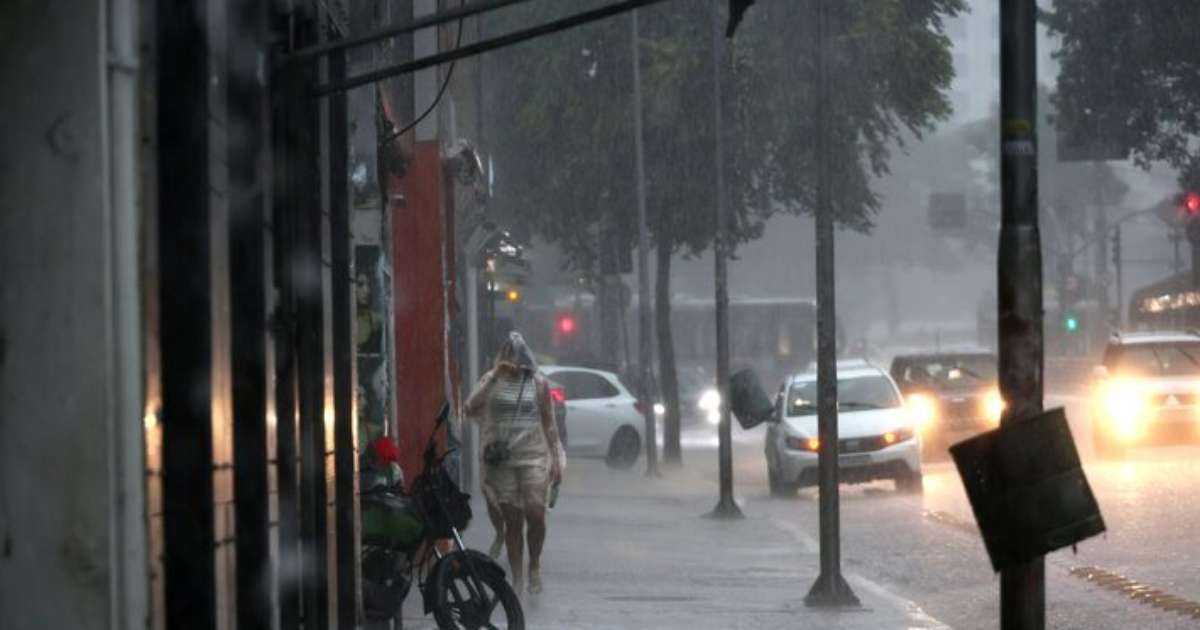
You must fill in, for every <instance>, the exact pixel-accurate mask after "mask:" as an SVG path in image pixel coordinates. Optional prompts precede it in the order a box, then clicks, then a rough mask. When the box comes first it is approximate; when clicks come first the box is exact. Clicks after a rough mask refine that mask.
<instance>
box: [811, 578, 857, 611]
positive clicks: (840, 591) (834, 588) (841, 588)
mask: <svg viewBox="0 0 1200 630" xmlns="http://www.w3.org/2000/svg"><path fill="white" fill-rule="evenodd" d="M804 605H805V606H808V607H810V608H859V607H861V606H862V603H861V602H859V601H858V597H857V596H856V595H855V594H854V591H852V590H850V585H849V584H847V583H846V579H845V578H843V577H842V574H841V573H832V574H830V573H822V574H821V575H820V577H818V578H817V581H816V582H815V583H814V584H813V585H812V588H811V589H809V591H808V595H805V596H804Z"/></svg>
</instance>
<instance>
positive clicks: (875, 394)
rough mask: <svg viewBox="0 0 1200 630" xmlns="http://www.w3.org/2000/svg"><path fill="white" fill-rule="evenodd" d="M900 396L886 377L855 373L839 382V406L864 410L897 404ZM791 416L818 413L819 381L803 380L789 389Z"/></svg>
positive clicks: (844, 409)
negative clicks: (856, 374)
mask: <svg viewBox="0 0 1200 630" xmlns="http://www.w3.org/2000/svg"><path fill="white" fill-rule="evenodd" d="M899 405H900V399H899V398H898V397H897V396H896V391H895V390H894V389H893V388H892V384H891V383H890V382H888V379H887V378H886V377H883V376H855V377H850V378H843V379H840V380H839V381H838V409H840V410H842V411H861V410H865V409H889V408H892V407H898V406H899ZM787 408H788V415H789V416H811V415H814V414H816V413H817V381H816V380H815V379H814V380H809V381H800V382H797V383H794V384H793V385H792V388H791V390H790V391H789V392H788V406H787Z"/></svg>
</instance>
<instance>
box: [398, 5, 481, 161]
mask: <svg viewBox="0 0 1200 630" xmlns="http://www.w3.org/2000/svg"><path fill="white" fill-rule="evenodd" d="M463 30H464V29H463V20H462V18H459V19H458V37H456V38H455V39H456V41H455V42H454V47H455V48H460V47H461V46H462V36H463ZM456 65H458V60H455V61H452V62H450V68H449V69H447V70H446V78H445V79H444V80H443V81H442V87H441V88H439V89H438V93H437V96H435V97H434V98H433V102H432V103H430V104H429V107H427V108H425V111H424V112H421V115H420V116H417V119H416V120H414V121H412V122H411V123H409V124H407V125H405V126H404V127H403V128H401V129H400V130H399V131H396V132H393V133H391V134H389V135H388V137H386V138H384V139H383V141H381V142H380V143H379V144H380V145H385V144H387V143H389V142H391V141H393V140H395V139H396V138H399V137H400V136H402V135H404V134H405V133H407V132H408V131H410V130H411V129H413V128H414V127H416V126H417V125H419V124H421V121H423V120H425V119H426V118H428V117H429V115H430V114H432V113H433V110H435V109H437V106H438V103H440V102H441V101H442V96H444V95H445V94H446V89H447V88H449V87H450V79H451V78H452V77H453V76H454V67H455V66H456Z"/></svg>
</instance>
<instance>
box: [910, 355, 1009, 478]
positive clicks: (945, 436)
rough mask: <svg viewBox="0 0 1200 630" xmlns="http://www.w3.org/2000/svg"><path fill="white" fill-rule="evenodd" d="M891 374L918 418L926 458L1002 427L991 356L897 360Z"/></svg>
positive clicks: (993, 360) (999, 398)
mask: <svg viewBox="0 0 1200 630" xmlns="http://www.w3.org/2000/svg"><path fill="white" fill-rule="evenodd" d="M889 373H890V374H891V377H892V379H893V380H895V381H896V384H897V385H898V386H899V387H900V391H901V392H902V393H903V394H904V397H905V401H906V403H907V405H908V407H909V409H910V410H911V411H912V412H913V414H914V416H915V417H916V420H917V428H918V431H920V433H921V440H922V444H923V445H924V447H925V454H926V456H927V457H929V456H937V457H944V456H946V455H947V451H946V449H947V448H948V447H949V445H950V444H951V443H952V442H954V441H957V439H961V438H966V437H969V436H971V435H974V434H976V433H979V432H980V431H986V430H988V429H993V428H995V427H996V426H998V425H999V424H1000V416H1001V415H1002V414H1003V413H1004V407H1005V405H1004V399H1003V398H1001V397H1000V387H999V382H998V380H997V376H996V356H995V355H994V354H992V353H990V352H987V351H982V350H980V351H961V352H930V353H920V354H903V355H898V356H896V357H895V358H894V359H892V367H891V369H890V370H889Z"/></svg>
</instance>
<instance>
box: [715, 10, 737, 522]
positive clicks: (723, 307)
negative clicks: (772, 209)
mask: <svg viewBox="0 0 1200 630" xmlns="http://www.w3.org/2000/svg"><path fill="white" fill-rule="evenodd" d="M721 1H722V0H714V2H713V14H712V43H713V47H712V48H713V49H712V53H713V112H714V120H713V123H714V124H713V136H714V138H715V139H716V150H715V151H714V152H713V153H714V154H715V159H716V170H717V173H716V175H717V186H716V187H717V199H716V202H717V203H716V206H717V208H716V210H717V212H716V220H717V233H716V238H715V239H714V241H713V260H714V275H715V279H716V300H715V301H716V304H715V309H714V310H716V316H717V322H716V324H717V389H718V390H719V391H720V392H721V403H720V410H721V411H720V413H721V420H720V422H719V423H718V425H717V460H718V466H719V469H720V470H719V474H718V476H719V477H720V498H719V499H718V500H717V506H716V507H715V508H714V509H713V511H712V512H711V514H710V516H712V517H714V518H733V519H736V518H742V510H741V508H739V507H738V504H737V502H736V501H734V500H733V445H732V441H733V433H732V428H731V426H730V424H731V420H732V419H731V418H730V415H729V286H728V284H729V278H728V272H727V269H726V260H725V258H726V256H727V255H728V251H727V248H728V246H729V225H728V222H727V221H726V219H725V214H726V208H725V201H726V200H725V151H724V142H723V138H722V130H723V129H724V121H723V120H722V118H723V117H722V111H721V66H722V64H723V63H724V54H723V53H724V52H725V42H724V40H723V39H722V38H721V18H720V11H719V7H720V4H721Z"/></svg>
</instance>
